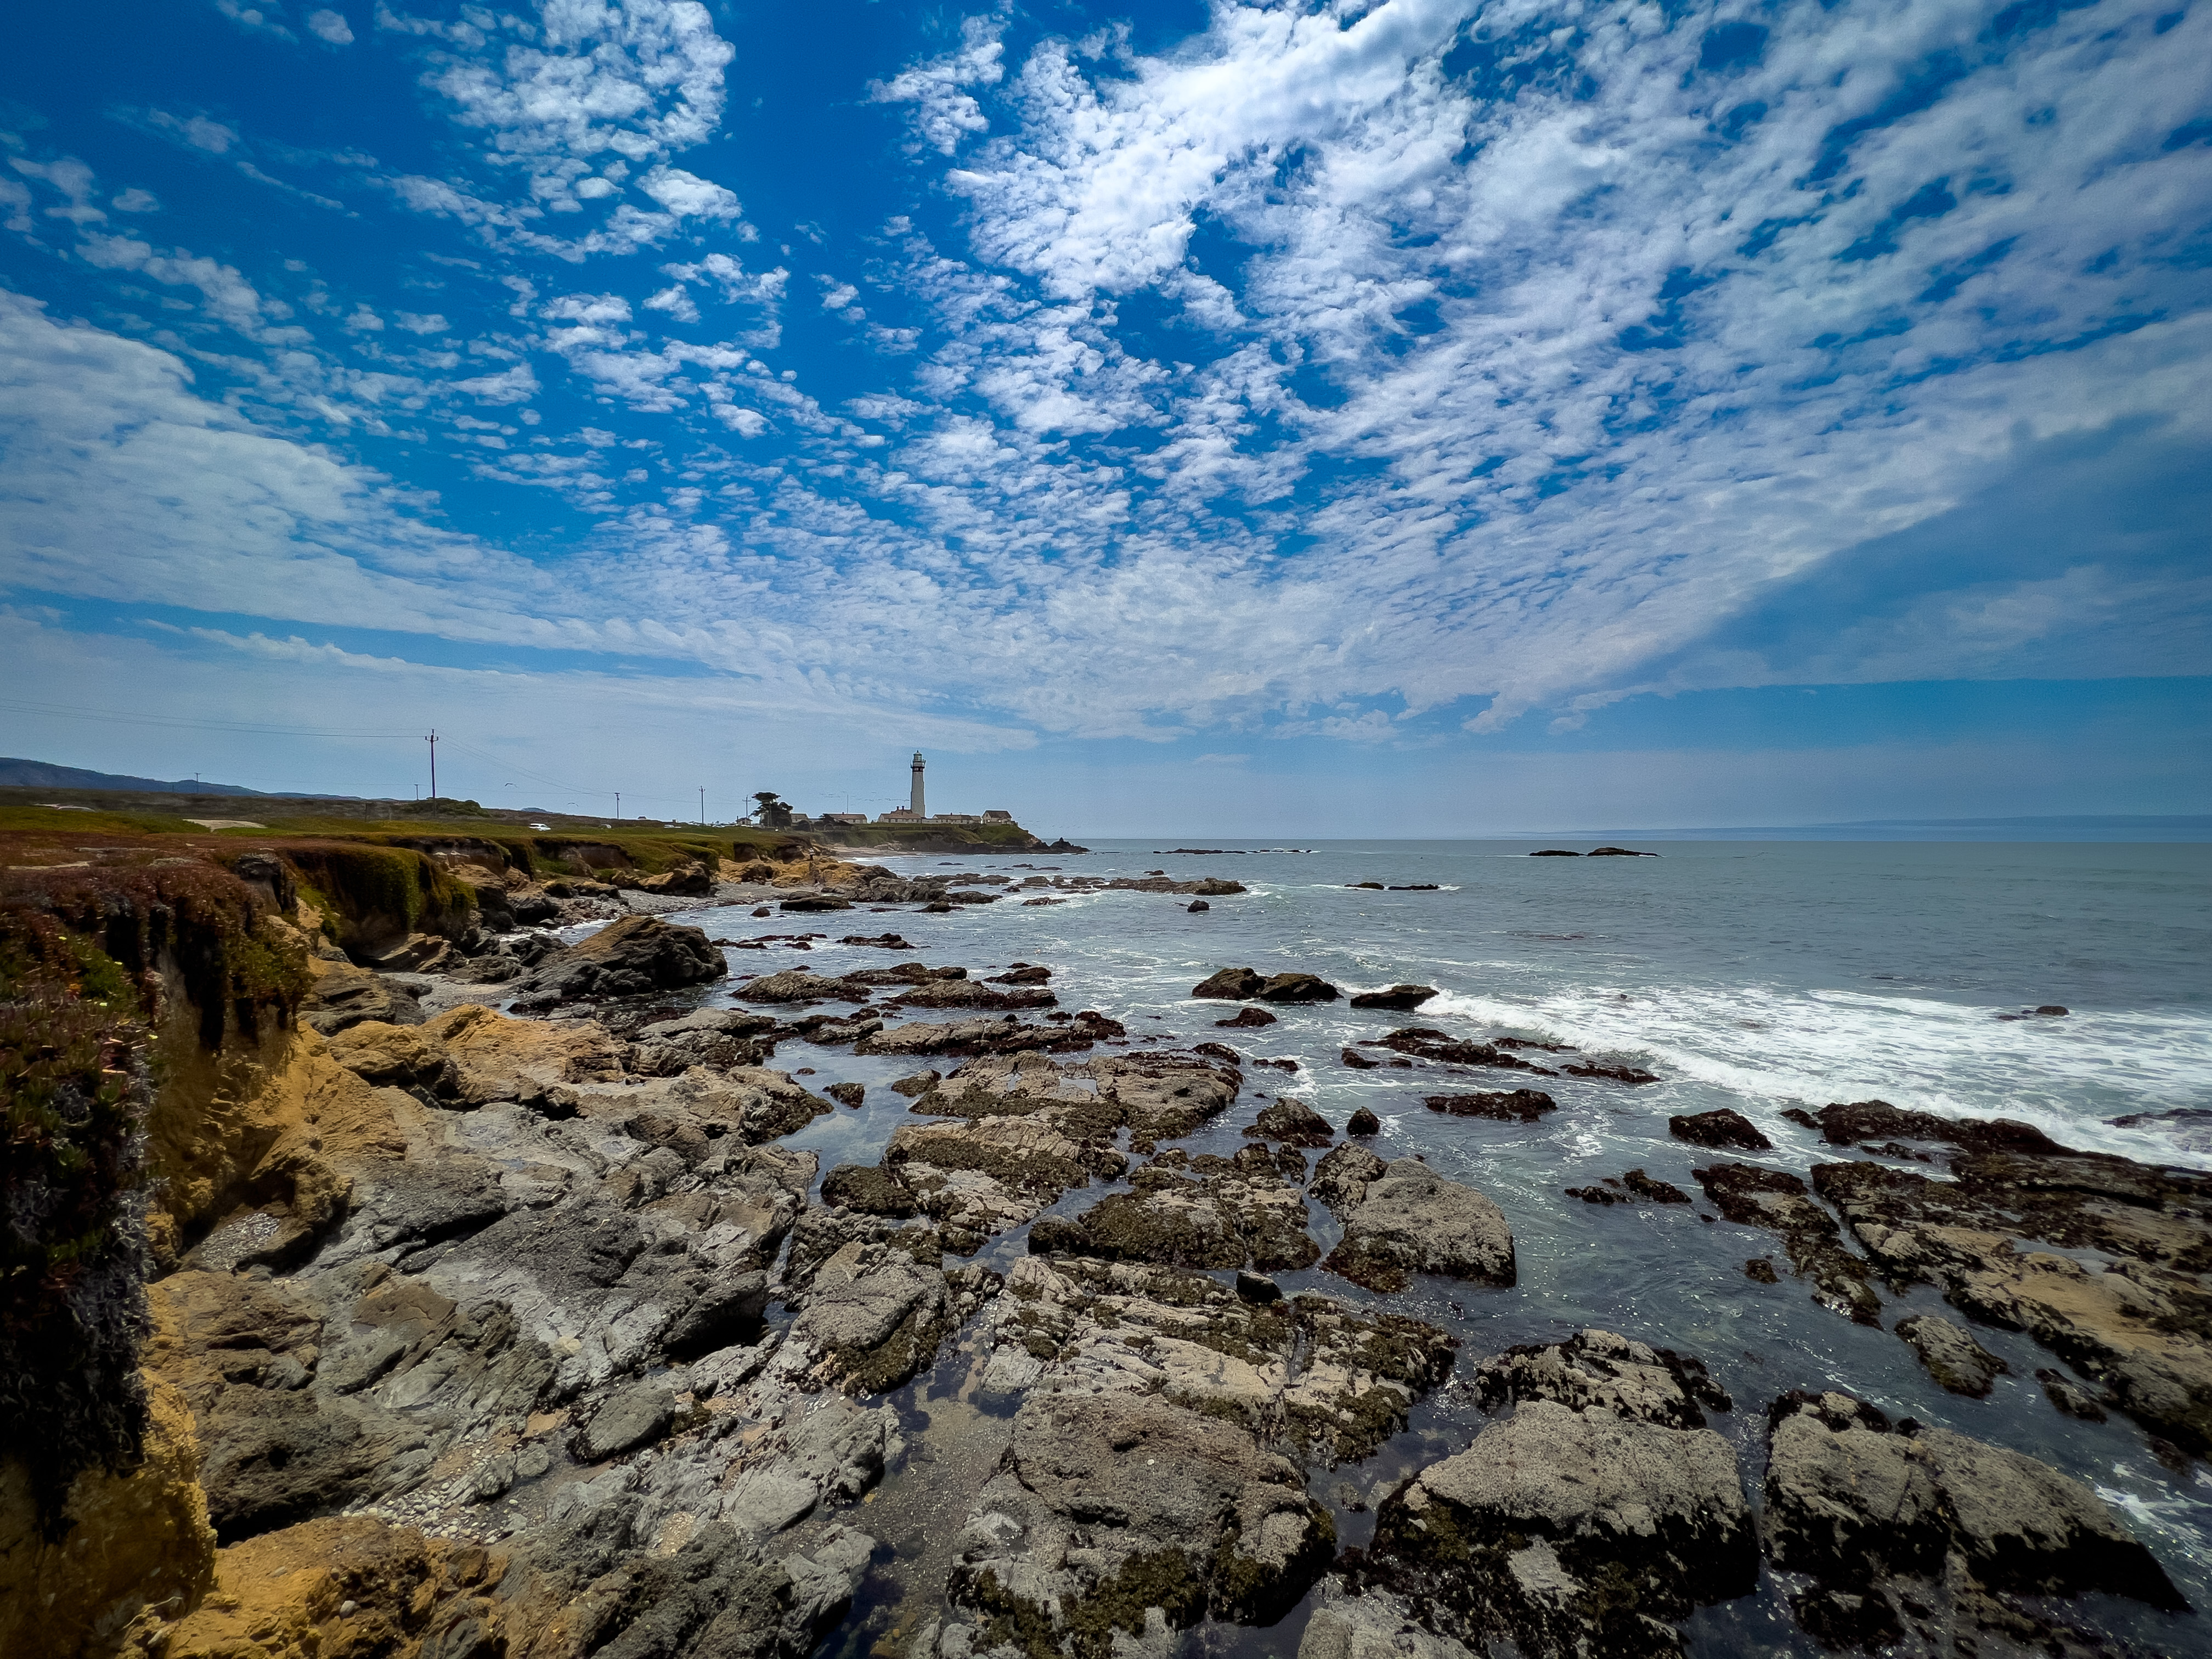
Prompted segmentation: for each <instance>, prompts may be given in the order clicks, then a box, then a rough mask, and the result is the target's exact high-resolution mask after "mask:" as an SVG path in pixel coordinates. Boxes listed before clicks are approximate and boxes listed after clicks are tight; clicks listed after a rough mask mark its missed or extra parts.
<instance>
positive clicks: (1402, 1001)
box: [1352, 985, 1437, 1008]
mask: <svg viewBox="0 0 2212 1659" xmlns="http://www.w3.org/2000/svg"><path fill="white" fill-rule="evenodd" d="M1436 994H1437V990H1436V987H1434V986H1433V985H1393V986H1392V987H1390V988H1389V990H1387V991H1360V992H1357V993H1355V994H1353V996H1352V1006H1353V1007H1355V1008H1418V1007H1419V1006H1421V1005H1422V1004H1423V1003H1425V1002H1426V1001H1427V1000H1429V999H1430V998H1431V997H1433V996H1435V995H1436Z"/></svg>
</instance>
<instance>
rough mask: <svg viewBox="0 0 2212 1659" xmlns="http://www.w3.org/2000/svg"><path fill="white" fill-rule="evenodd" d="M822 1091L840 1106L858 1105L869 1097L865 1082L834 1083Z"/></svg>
mask: <svg viewBox="0 0 2212 1659" xmlns="http://www.w3.org/2000/svg"><path fill="white" fill-rule="evenodd" d="M822 1092H823V1094H825V1095H827V1096H829V1098H830V1099H832V1100H834V1101H836V1103H838V1104H839V1105H840V1106H854V1107H857V1106H859V1105H860V1103H861V1102H862V1101H863V1100H865V1099H866V1098H867V1095H868V1089H867V1085H866V1084H864V1083H833V1084H831V1085H829V1087H828V1088H826V1089H824V1090H823V1091H822Z"/></svg>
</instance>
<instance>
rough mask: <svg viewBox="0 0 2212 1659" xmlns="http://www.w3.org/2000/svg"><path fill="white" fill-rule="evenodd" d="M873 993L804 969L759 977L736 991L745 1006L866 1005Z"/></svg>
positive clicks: (849, 982)
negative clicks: (857, 1003) (852, 1003)
mask: <svg viewBox="0 0 2212 1659" xmlns="http://www.w3.org/2000/svg"><path fill="white" fill-rule="evenodd" d="M872 994H873V993H872V992H871V991H870V990H869V989H868V987H866V985H856V984H854V982H853V981H850V980H844V979H828V978H824V977H823V975H820V974H817V973H812V972H810V971H809V970H808V969H804V968H787V969H784V970H783V971H782V972H781V973H780V974H763V975H761V976H760V977H759V978H758V979H756V980H752V981H748V982H747V983H745V984H744V985H741V986H739V987H738V996H740V997H742V998H743V999H744V1000H745V1001H747V1002H866V1000H868V999H869V997H870V996H871V995H872Z"/></svg>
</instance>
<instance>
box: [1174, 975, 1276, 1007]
mask: <svg viewBox="0 0 2212 1659" xmlns="http://www.w3.org/2000/svg"><path fill="white" fill-rule="evenodd" d="M1266 983H1267V981H1266V980H1264V979H1262V978H1261V976H1260V975H1258V974H1255V973H1254V972H1253V971H1252V970H1251V969H1249V968H1222V969H1216V970H1215V971H1214V972H1213V973H1212V974H1210V975H1207V976H1206V978H1204V979H1202V980H1200V981H1199V982H1198V983H1197V984H1195V985H1194V986H1192V987H1190V994H1191V995H1193V996H1194V997H1213V998H1218V999H1219V1000H1224V1001H1229V1002H1241V1001H1243V1000H1244V999H1245V998H1246V997H1255V996H1257V995H1259V994H1260V987H1261V986H1262V985H1265V984H1266Z"/></svg>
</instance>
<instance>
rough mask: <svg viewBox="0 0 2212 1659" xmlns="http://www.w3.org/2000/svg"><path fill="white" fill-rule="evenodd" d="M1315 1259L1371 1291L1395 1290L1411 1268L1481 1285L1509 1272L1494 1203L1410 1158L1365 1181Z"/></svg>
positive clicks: (1409, 1279)
mask: <svg viewBox="0 0 2212 1659" xmlns="http://www.w3.org/2000/svg"><path fill="white" fill-rule="evenodd" d="M1346 1150H1354V1149H1351V1148H1350V1147H1349V1146H1348V1144H1347V1146H1346V1147H1343V1148H1340V1149H1339V1151H1340V1152H1341V1151H1346ZM1332 1156H1334V1154H1332ZM1370 1156H1371V1155H1370ZM1316 1185H1318V1180H1317V1181H1316ZM1322 1267H1326V1268H1328V1270H1329V1271H1330V1272H1332V1273H1341V1274H1342V1275H1343V1276H1344V1277H1345V1278H1346V1279H1351V1280H1352V1282H1353V1283H1354V1284H1356V1285H1365V1286H1366V1287H1367V1288H1368V1289H1370V1290H1373V1291H1402V1290H1404V1289H1405V1288H1406V1287H1407V1285H1410V1284H1412V1283H1413V1274H1415V1273H1437V1274H1440V1275H1442V1276H1443V1277H1445V1278H1448V1279H1471V1280H1474V1281H1475V1282H1477V1283H1480V1284H1485V1285H1510V1284H1512V1283H1513V1282H1514V1280H1515V1278H1516V1264H1515V1261H1514V1255H1513V1233H1512V1230H1511V1229H1510V1227H1508V1226H1507V1225H1506V1222H1505V1217H1504V1213H1503V1212H1501V1211H1500V1210H1499V1209H1498V1206H1497V1205H1495V1204H1493V1203H1492V1202H1491V1201H1490V1200H1489V1199H1487V1198H1486V1197H1484V1196H1483V1195H1482V1194H1480V1193H1479V1192H1477V1191H1475V1190H1474V1188H1472V1187H1463V1186H1462V1185H1460V1184H1459V1182H1455V1181H1447V1180H1445V1179H1444V1178H1443V1176H1440V1175H1438V1174H1437V1173H1436V1172H1435V1171H1434V1170H1431V1169H1430V1168H1429V1167H1428V1165H1426V1164H1423V1163H1422V1162H1420V1160H1419V1159H1418V1158H1401V1159H1400V1160H1399V1161H1398V1162H1396V1163H1395V1164H1390V1165H1389V1166H1388V1167H1387V1168H1386V1169H1384V1170H1383V1172H1382V1174H1381V1175H1379V1176H1376V1177H1375V1178H1374V1179H1372V1180H1370V1181H1369V1182H1366V1183H1365V1186H1364V1190H1363V1191H1362V1193H1361V1194H1360V1197H1359V1200H1358V1203H1357V1204H1356V1205H1355V1206H1352V1207H1351V1208H1350V1209H1348V1210H1347V1211H1346V1212H1345V1213H1344V1237H1343V1240H1342V1242H1341V1243H1339V1244H1338V1245H1337V1247H1336V1249H1334V1250H1333V1251H1331V1252H1330V1253H1329V1255H1328V1259H1327V1260H1326V1261H1323V1262H1322Z"/></svg>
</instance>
